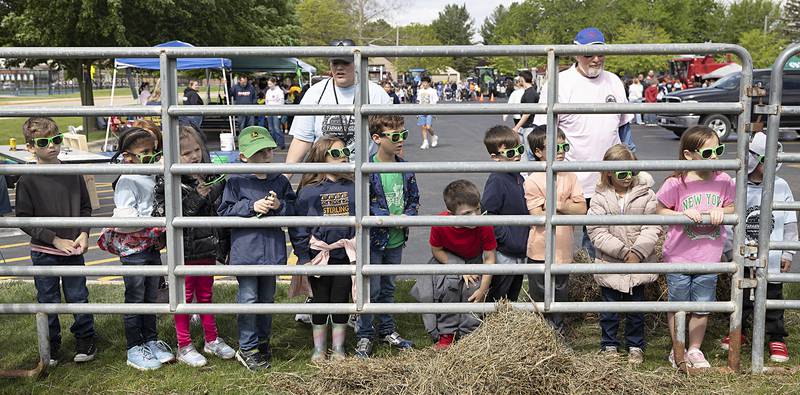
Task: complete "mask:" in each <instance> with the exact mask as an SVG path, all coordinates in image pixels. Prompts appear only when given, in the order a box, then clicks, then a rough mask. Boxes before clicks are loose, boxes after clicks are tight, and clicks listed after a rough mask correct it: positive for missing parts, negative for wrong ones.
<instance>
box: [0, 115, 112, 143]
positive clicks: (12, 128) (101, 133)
mask: <svg viewBox="0 0 800 395" xmlns="http://www.w3.org/2000/svg"><path fill="white" fill-rule="evenodd" d="M27 119H28V118H0V145H8V139H9V138H11V137H14V138H15V139H17V147H18V148H23V147H24V145H25V139H24V138H23V137H22V124H24V123H25V121H26V120H27ZM53 120H55V121H56V124H58V127H59V129H61V131H63V132H66V131H67V130H68V126H70V125H72V126H81V125H83V118H81V117H57V118H53ZM105 135H106V131H105V130H97V131H94V132H92V133H90V134H89V138H88V141H94V140H99V139H103V138H104V137H105Z"/></svg>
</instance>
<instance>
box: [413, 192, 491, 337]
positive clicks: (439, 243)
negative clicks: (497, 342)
mask: <svg viewBox="0 0 800 395" xmlns="http://www.w3.org/2000/svg"><path fill="white" fill-rule="evenodd" d="M444 203H445V206H446V207H447V211H443V212H442V213H440V215H481V214H482V211H481V194H480V192H479V191H478V187H476V186H475V184H473V183H471V182H469V181H467V180H456V181H453V182H451V183H450V184H449V185H447V187H446V188H445V189H444ZM430 244H431V251H432V252H433V260H432V262H435V263H440V264H448V263H449V264H457V263H467V264H490V265H491V264H494V263H495V248H497V241H496V240H495V237H494V230H493V229H492V227H491V226H477V227H476V226H433V227H431V236H430ZM433 284H434V289H433V298H434V301H435V302H439V303H459V302H460V303H463V302H473V303H480V302H483V301H484V300H485V299H486V295H487V293H488V292H489V288H490V286H491V284H492V276H491V275H482V276H481V275H477V274H466V275H463V276H459V275H435V276H433ZM479 324H480V321H479V320H478V318H477V317H476V316H475V315H474V314H436V325H435V328H428V329H429V330H428V332H429V333H431V334H432V335H434V337H436V336H438V341H437V343H436V344H435V345H434V347H435V348H437V349H443V348H447V347H448V346H450V344H452V342H453V339H454V337H455V335H456V334H458V335H465V334H468V333H471V332H472V331H474V330H475V329H476V328H477V327H478V325H479Z"/></svg>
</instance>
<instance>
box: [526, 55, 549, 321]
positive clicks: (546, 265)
mask: <svg viewBox="0 0 800 395" xmlns="http://www.w3.org/2000/svg"><path fill="white" fill-rule="evenodd" d="M557 100H558V56H556V53H555V50H554V49H553V48H550V49H548V50H547V137H546V138H547V148H546V150H547V158H546V164H547V168H546V174H545V177H546V178H545V185H546V186H547V190H546V192H545V193H546V196H547V197H546V198H545V201H546V202H547V204H545V205H544V215H545V217H544V234H545V238H544V253H545V256H544V311H549V310H550V304H551V303H552V302H553V296H554V290H553V288H554V287H553V274H552V272H551V270H550V269H551V267H552V265H553V261H554V260H555V257H556V249H555V248H556V245H555V242H556V236H555V227H554V226H553V216H554V215H555V214H556V205H555V202H556V199H557V197H556V195H557V194H556V189H557V188H555V185H556V177H557V176H556V173H555V172H554V171H553V162H554V161H555V156H556V154H555V152H556V136H557V135H558V132H557V130H558V116H557V115H556V114H555V112H554V111H553V106H554V105H555V103H556V101H557ZM523 135H524V134H523ZM526 154H527V153H526Z"/></svg>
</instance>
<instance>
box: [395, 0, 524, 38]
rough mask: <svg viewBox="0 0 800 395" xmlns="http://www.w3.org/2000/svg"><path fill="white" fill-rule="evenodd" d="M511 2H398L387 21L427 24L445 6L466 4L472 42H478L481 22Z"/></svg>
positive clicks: (430, 0)
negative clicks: (472, 26)
mask: <svg viewBox="0 0 800 395" xmlns="http://www.w3.org/2000/svg"><path fill="white" fill-rule="evenodd" d="M517 1H519V0H517ZM513 2H514V0H399V1H398V4H400V5H401V7H400V10H399V12H398V11H396V12H393V13H390V15H388V18H387V19H389V20H391V21H392V22H394V23H396V24H398V25H408V24H410V23H426V24H427V23H431V22H432V21H433V20H434V19H436V17H438V16H439V11H442V10H443V9H444V6H446V5H447V4H459V5H461V4H466V6H467V11H469V15H470V16H471V17H472V20H473V21H474V22H475V36H474V37H473V41H478V40H480V34H478V30H479V29H480V27H481V25H482V24H483V20H484V19H486V17H488V16H489V15H490V14H491V13H492V11H493V10H494V9H495V8H496V7H497V6H498V5H500V4H503V5H505V6H508V5H510V4H511V3H513ZM401 44H402V43H401Z"/></svg>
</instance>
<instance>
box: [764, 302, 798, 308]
mask: <svg viewBox="0 0 800 395" xmlns="http://www.w3.org/2000/svg"><path fill="white" fill-rule="evenodd" d="M779 309H783V310H800V300H776V299H767V300H766V301H765V307H764V310H779Z"/></svg>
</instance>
